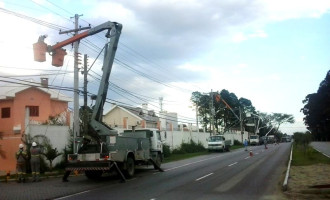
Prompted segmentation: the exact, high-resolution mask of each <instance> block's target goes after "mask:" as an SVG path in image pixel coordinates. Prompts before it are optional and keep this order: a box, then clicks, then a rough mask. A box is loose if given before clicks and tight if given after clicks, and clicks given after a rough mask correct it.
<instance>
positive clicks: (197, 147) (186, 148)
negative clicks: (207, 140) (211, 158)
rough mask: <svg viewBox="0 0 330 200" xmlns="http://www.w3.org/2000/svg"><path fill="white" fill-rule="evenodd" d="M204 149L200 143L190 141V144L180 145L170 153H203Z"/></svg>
mask: <svg viewBox="0 0 330 200" xmlns="http://www.w3.org/2000/svg"><path fill="white" fill-rule="evenodd" d="M203 151H205V147H204V146H203V145H202V144H201V143H196V142H194V141H193V140H190V143H181V145H180V147H179V148H177V149H174V150H173V151H172V153H173V154H184V153H195V152H203Z"/></svg>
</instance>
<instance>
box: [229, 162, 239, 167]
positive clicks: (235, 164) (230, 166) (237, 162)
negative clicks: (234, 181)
mask: <svg viewBox="0 0 330 200" xmlns="http://www.w3.org/2000/svg"><path fill="white" fill-rule="evenodd" d="M237 163H238V162H234V163H232V164H230V165H228V167H231V166H233V165H236V164H237Z"/></svg>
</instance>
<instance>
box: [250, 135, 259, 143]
mask: <svg viewBox="0 0 330 200" xmlns="http://www.w3.org/2000/svg"><path fill="white" fill-rule="evenodd" d="M249 142H250V145H259V144H260V139H259V135H251V136H250V138H249Z"/></svg>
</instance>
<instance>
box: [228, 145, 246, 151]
mask: <svg viewBox="0 0 330 200" xmlns="http://www.w3.org/2000/svg"><path fill="white" fill-rule="evenodd" d="M243 147H244V146H243V145H233V146H231V147H230V150H235V149H240V148H243Z"/></svg>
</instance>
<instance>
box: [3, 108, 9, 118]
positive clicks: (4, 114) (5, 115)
mask: <svg viewBox="0 0 330 200" xmlns="http://www.w3.org/2000/svg"><path fill="white" fill-rule="evenodd" d="M1 118H10V108H1Z"/></svg>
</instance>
